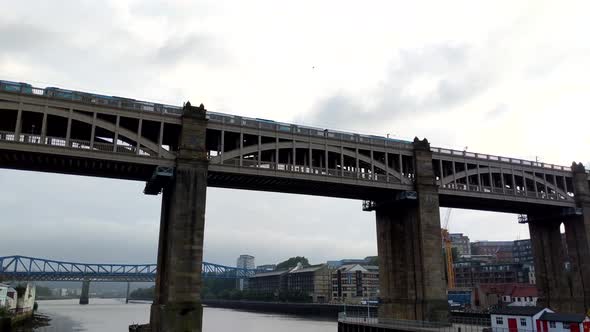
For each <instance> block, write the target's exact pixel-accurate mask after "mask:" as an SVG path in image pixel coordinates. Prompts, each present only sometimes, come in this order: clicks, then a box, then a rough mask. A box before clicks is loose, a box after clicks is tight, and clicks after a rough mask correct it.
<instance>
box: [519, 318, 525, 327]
mask: <svg viewBox="0 0 590 332" xmlns="http://www.w3.org/2000/svg"><path fill="white" fill-rule="evenodd" d="M520 326H526V318H521V319H520Z"/></svg>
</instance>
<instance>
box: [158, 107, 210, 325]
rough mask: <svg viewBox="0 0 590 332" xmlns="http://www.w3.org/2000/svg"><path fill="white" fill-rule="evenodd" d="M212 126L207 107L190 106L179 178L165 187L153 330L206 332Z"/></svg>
mask: <svg viewBox="0 0 590 332" xmlns="http://www.w3.org/2000/svg"><path fill="white" fill-rule="evenodd" d="M206 125H207V120H206V117H205V108H204V107H203V106H202V105H201V107H199V108H197V107H192V106H190V104H189V103H187V105H186V106H185V108H184V114H183V116H182V129H181V133H180V149H179V154H178V158H177V160H176V169H175V174H174V178H173V180H172V182H171V183H169V184H168V185H167V186H165V187H164V189H163V196H162V213H161V220H160V240H159V245H158V272H157V276H156V294H155V299H154V303H153V305H152V308H151V316H150V325H151V330H152V331H153V332H156V331H158V332H172V331H183V332H185V331H191V332H200V331H201V326H202V313H203V309H202V305H201V269H202V261H203V232H204V225H205V201H206V193H207V166H208V161H207V157H206V152H205V132H206Z"/></svg>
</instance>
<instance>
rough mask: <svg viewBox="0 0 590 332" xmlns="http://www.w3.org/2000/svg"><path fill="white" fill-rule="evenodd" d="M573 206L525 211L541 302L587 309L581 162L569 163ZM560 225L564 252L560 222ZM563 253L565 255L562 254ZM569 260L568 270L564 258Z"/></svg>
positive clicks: (586, 217)
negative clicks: (548, 211)
mask: <svg viewBox="0 0 590 332" xmlns="http://www.w3.org/2000/svg"><path fill="white" fill-rule="evenodd" d="M572 174H573V177H572V182H573V190H574V193H575V200H576V206H577V207H576V208H573V209H571V208H570V209H562V210H561V212H560V213H558V214H556V215H554V216H552V215H549V216H547V215H542V214H541V215H535V214H529V216H528V222H529V231H530V236H531V242H532V245H533V253H534V257H535V274H536V283H537V288H538V290H539V300H538V301H537V303H538V304H539V305H541V306H547V307H550V308H551V309H553V310H556V311H561V312H587V311H588V310H589V309H590V241H589V240H590V233H589V232H590V188H589V184H588V180H587V176H588V175H587V174H586V170H585V169H584V166H583V165H582V164H576V163H573V165H572ZM561 224H563V225H564V228H565V237H566V248H567V250H566V251H565V252H564V250H563V248H564V247H563V245H562V238H561V231H560V226H561ZM566 254H567V256H566ZM566 258H567V260H568V261H569V262H570V268H569V270H568V269H566V266H565V262H566Z"/></svg>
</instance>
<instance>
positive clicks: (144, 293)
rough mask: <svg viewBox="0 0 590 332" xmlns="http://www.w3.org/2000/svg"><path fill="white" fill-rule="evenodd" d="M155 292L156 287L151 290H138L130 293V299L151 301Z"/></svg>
mask: <svg viewBox="0 0 590 332" xmlns="http://www.w3.org/2000/svg"><path fill="white" fill-rule="evenodd" d="M155 290H156V288H155V286H152V287H150V288H138V289H136V290H134V291H132V292H131V293H129V298H130V299H136V300H151V299H153V298H154V293H155Z"/></svg>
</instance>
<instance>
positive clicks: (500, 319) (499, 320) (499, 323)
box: [496, 317, 504, 325]
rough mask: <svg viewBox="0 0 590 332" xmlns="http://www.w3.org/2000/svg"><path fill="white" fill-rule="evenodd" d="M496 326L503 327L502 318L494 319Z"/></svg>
mask: <svg viewBox="0 0 590 332" xmlns="http://www.w3.org/2000/svg"><path fill="white" fill-rule="evenodd" d="M496 324H498V325H504V318H502V317H496Z"/></svg>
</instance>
